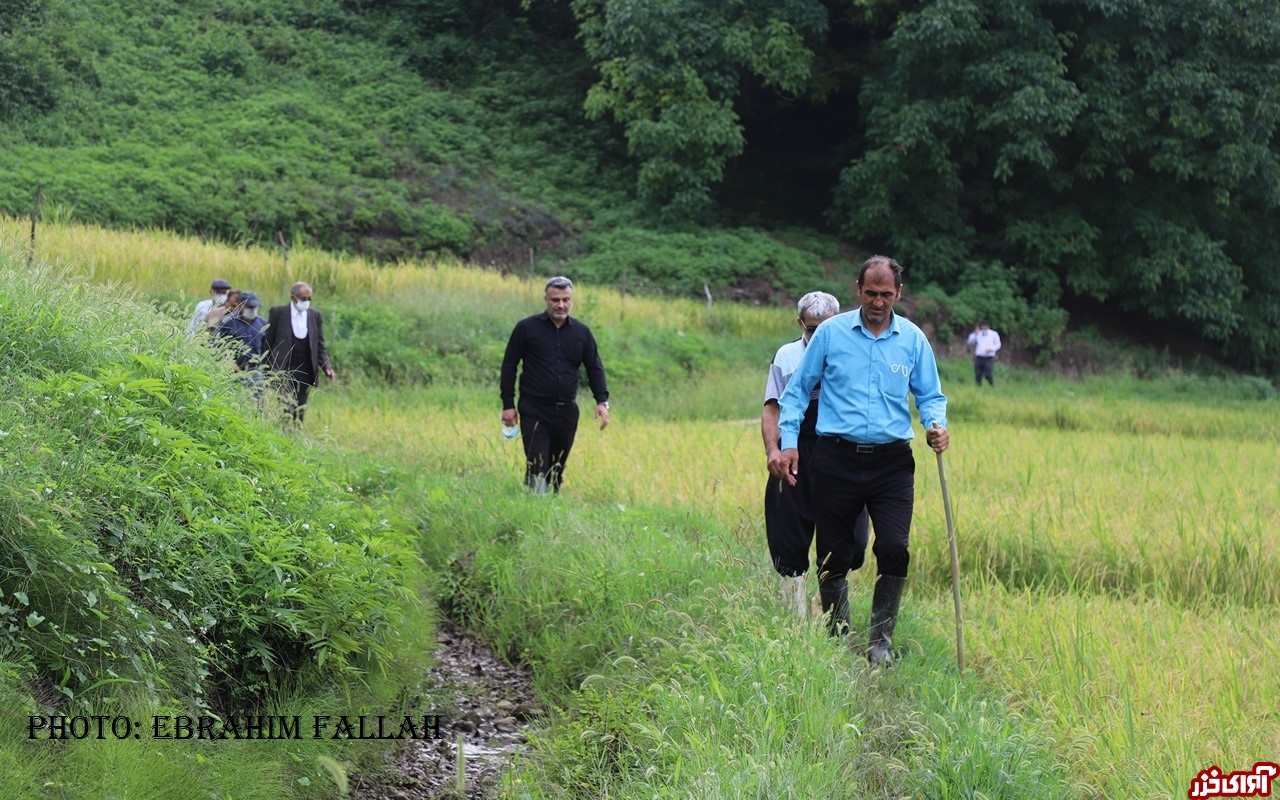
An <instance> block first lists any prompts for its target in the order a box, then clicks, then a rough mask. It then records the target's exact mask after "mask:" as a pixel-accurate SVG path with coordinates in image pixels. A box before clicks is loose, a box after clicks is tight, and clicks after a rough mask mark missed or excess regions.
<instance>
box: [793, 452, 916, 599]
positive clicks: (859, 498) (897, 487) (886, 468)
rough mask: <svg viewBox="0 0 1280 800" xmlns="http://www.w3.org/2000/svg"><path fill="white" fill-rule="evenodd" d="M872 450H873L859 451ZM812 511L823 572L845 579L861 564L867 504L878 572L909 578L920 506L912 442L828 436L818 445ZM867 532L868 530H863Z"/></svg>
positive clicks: (813, 459) (811, 477)
mask: <svg viewBox="0 0 1280 800" xmlns="http://www.w3.org/2000/svg"><path fill="white" fill-rule="evenodd" d="M859 449H869V450H870V452H861V453H860V452H858V451H859ZM812 461H813V471H812V472H810V473H809V474H810V484H811V485H812V487H813V516H814V521H815V523H816V524H817V528H818V575H819V577H820V578H823V579H827V578H843V577H844V576H845V574H846V573H847V572H848V571H849V570H850V569H857V568H858V567H859V566H861V565H862V562H863V558H864V555H865V551H866V546H867V539H866V534H865V532H864V533H863V534H862V539H861V541H859V539H858V531H857V527H858V526H857V519H858V512H859V511H860V510H861V509H862V507H863V506H866V510H867V511H868V512H869V513H870V515H871V524H872V526H873V527H874V528H875V531H876V541H875V544H874V545H873V546H872V548H871V549H872V552H874V553H875V556H876V565H877V567H878V571H879V574H881V575H892V576H895V577H901V578H905V577H906V575H907V565H908V564H909V563H910V561H911V554H910V552H909V551H908V536H909V534H910V532H911V513H912V510H913V509H914V507H915V474H916V460H915V456H913V455H912V453H911V444H910V442H899V443H897V444H893V445H875V446H874V447H871V448H864V447H862V446H860V445H855V444H854V443H852V442H847V441H845V440H843V439H838V438H834V437H829V436H823V437H820V438H819V439H818V444H817V445H816V446H815V447H814V449H813V458H812ZM864 531H865V529H864Z"/></svg>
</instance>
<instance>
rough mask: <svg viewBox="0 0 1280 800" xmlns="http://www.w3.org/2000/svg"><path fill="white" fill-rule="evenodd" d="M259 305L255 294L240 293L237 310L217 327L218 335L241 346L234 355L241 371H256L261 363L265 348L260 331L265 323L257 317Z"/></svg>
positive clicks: (263, 338) (265, 325)
mask: <svg viewBox="0 0 1280 800" xmlns="http://www.w3.org/2000/svg"><path fill="white" fill-rule="evenodd" d="M261 304H262V303H261V301H260V300H259V299H258V295H257V294H256V293H254V292H241V293H240V306H239V308H237V309H236V310H234V311H232V312H231V313H229V314H227V316H226V317H225V318H224V319H223V320H222V324H221V325H219V326H218V333H219V335H221V336H225V337H227V338H228V339H234V340H236V341H237V342H239V343H240V344H241V345H243V347H240V348H237V353H236V366H237V367H239V368H240V369H241V370H256V369H257V368H258V366H259V364H260V363H261V361H262V353H263V350H264V349H265V347H266V344H265V337H264V336H263V334H262V329H263V328H265V327H267V321H266V320H265V319H263V318H262V317H260V316H258V308H259V307H260V306H261Z"/></svg>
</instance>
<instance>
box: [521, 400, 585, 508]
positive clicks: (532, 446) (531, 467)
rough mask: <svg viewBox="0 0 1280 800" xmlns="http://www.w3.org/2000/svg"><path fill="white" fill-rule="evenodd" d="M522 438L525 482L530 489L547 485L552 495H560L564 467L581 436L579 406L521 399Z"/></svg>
mask: <svg viewBox="0 0 1280 800" xmlns="http://www.w3.org/2000/svg"><path fill="white" fill-rule="evenodd" d="M516 410H517V411H519V412H520V434H521V437H522V439H523V440H524V458H525V473H524V482H525V485H526V486H528V487H529V488H535V487H536V486H537V485H538V480H539V478H541V479H543V480H545V481H546V485H547V486H548V487H550V488H551V490H552V491H556V492H558V491H560V483H561V482H562V481H563V480H564V464H565V462H566V461H568V460H569V451H570V450H572V449H573V438H574V436H576V435H577V433H578V404H577V403H556V402H553V401H548V400H526V399H525V398H523V397H522V398H520V403H519V405H518V406H517V407H516Z"/></svg>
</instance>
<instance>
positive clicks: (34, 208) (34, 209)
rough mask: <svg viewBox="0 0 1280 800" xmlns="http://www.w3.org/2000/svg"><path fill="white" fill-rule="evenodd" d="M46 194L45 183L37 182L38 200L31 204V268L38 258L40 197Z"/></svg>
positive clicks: (28, 255) (28, 265)
mask: <svg viewBox="0 0 1280 800" xmlns="http://www.w3.org/2000/svg"><path fill="white" fill-rule="evenodd" d="M43 195H44V184H43V183H37V184H36V201H35V203H33V204H32V205H31V250H30V251H28V253H27V267H28V268H30V267H31V264H32V262H33V261H35V258H36V220H37V219H39V217H40V198H41V197H42V196H43Z"/></svg>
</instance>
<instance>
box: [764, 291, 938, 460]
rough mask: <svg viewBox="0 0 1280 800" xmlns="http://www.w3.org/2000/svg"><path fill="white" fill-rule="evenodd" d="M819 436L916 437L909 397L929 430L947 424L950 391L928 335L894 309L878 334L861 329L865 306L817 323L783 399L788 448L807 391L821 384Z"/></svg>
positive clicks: (877, 440)
mask: <svg viewBox="0 0 1280 800" xmlns="http://www.w3.org/2000/svg"><path fill="white" fill-rule="evenodd" d="M819 381H821V382H822V388H821V390H820V391H819V393H818V435H819V436H839V437H841V438H842V439H848V440H849V441H853V442H862V443H864V444H886V443H888V442H896V441H901V440H903V439H912V438H915V434H913V433H912V431H911V405H910V403H909V401H908V400H907V395H908V394H910V395H911V396H912V397H914V398H915V400H916V408H917V409H918V410H919V412H920V419H921V422H922V423H923V424H924V425H925V427H932V426H933V423H935V422H936V423H938V425H939V426H940V427H943V428H945V427H947V396H946V395H944V394H943V393H942V382H941V381H940V380H939V379H938V362H937V360H936V359H935V358H934V356H933V347H932V346H931V345H930V344H929V340H928V339H926V338H925V335H924V332H923V331H921V330H920V328H918V327H916V325H915V323H913V322H911V321H910V320H908V319H906V318H904V317H902V316H900V315H898V314H896V313H895V314H894V315H893V317H892V319H891V320H890V322H889V327H888V328H886V329H885V330H884V332H883V333H881V334H880V335H879V336H876V335H874V334H872V333H871V332H870V331H869V330H867V329H866V328H864V327H863V326H862V309H857V310H855V311H848V312H845V313H844V314H838V315H836V316H834V317H832V318H831V319H829V320H827V321H826V322H824V323H822V324H821V325H819V326H818V329H817V330H816V331H814V333H813V336H812V337H811V338H810V339H809V346H808V347H807V348H806V349H805V353H804V358H803V359H801V361H800V366H799V367H798V368H797V369H796V372H795V374H794V375H792V376H791V380H790V381H788V382H787V389H786V391H785V392H783V393H782V397H781V398H780V399H779V401H778V402H779V404H780V405H781V406H782V414H781V416H780V418H779V420H778V428H779V430H780V431H781V433H782V443H781V444H782V449H784V450H786V449H789V448H794V447H795V446H796V440H797V438H798V436H799V431H800V420H801V419H802V418H803V417H804V411H805V408H806V407H807V406H808V405H809V392H810V390H811V389H813V387H814V386H815V385H816V384H817V383H818V382H819Z"/></svg>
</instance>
